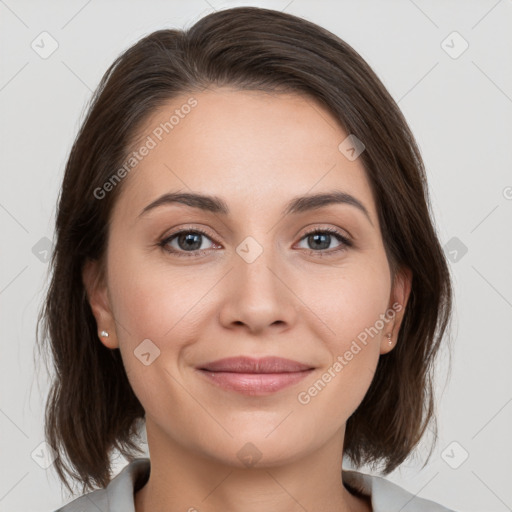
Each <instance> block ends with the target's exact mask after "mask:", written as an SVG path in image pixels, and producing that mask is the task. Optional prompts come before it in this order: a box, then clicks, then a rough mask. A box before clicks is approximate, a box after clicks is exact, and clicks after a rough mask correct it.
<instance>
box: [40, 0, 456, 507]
mask: <svg viewBox="0 0 512 512" xmlns="http://www.w3.org/2000/svg"><path fill="white" fill-rule="evenodd" d="M56 237H57V238H56V248H55V251H54V255H53V260H52V265H53V267H52V268H53V277H52V282H51V286H50V289H49V292H48V296H47V300H46V303H45V307H44V310H43V311H42V321H43V327H44V329H45V332H46V334H47V336H46V339H47V342H48V344H49V347H50V349H51V352H52V356H53V359H54V365H55V370H56V376H55V380H54V382H53V387H52V389H51V393H50V397H49V400H48V403H47V410H46V436H47V441H48V443H49V444H50V445H51V446H52V447H53V448H54V449H55V450H56V455H57V458H56V460H55V468H56V470H57V472H58V474H59V476H60V477H61V479H62V480H63V482H64V483H65V484H66V485H67V486H68V488H69V489H71V486H70V484H69V480H70V479H73V480H75V481H78V482H81V483H82V484H83V493H86V492H87V491H90V492H87V493H86V494H85V495H84V496H82V497H80V498H78V499H76V500H75V501H73V502H71V503H70V504H68V505H66V506H64V507H63V508H61V509H60V510H62V511H65V512H69V511H73V510H86V511H89V510H91V511H92V510H98V509H99V510H102V511H114V510H123V511H134V512H148V511H150V510H151V511H153V510H189V511H192V510H199V511H214V510H244V511H263V510H265V511H267V510H273V511H281V510H283V511H284V510H299V509H300V510H310V511H313V510H322V511H347V512H348V511H351V512H355V511H358V512H362V511H375V512H379V511H386V512H390V511H395V510H396V511H398V510H401V511H403V512H406V511H424V510H428V511H446V510H448V509H446V508H444V507H442V506H441V505H437V504H435V503H433V502H431V501H427V500H424V499H420V498H417V497H415V496H413V495H411V494H409V493H408V492H406V491H405V490H403V489H401V488H399V487H398V486H396V485H394V484H392V483H391V482H389V481H387V480H385V479H383V478H381V477H376V476H370V475H365V474H363V473H360V472H358V471H348V470H344V469H342V459H343V456H346V458H347V459H349V460H350V461H351V462H352V463H353V464H354V465H355V466H356V467H357V466H361V465H362V464H370V465H373V466H374V467H375V468H377V467H378V468H380V471H381V472H382V473H383V474H387V473H389V472H390V471H392V470H393V469H395V468H397V467H398V466H399V465H400V463H401V462H403V461H404V460H405V459H406V457H407V456H408V455H409V454H410V453H411V451H412V450H413V448H414V447H415V446H416V445H417V443H418V442H419V440H420V439H421V437H422V435H423V433H424V432H425V430H426V428H427V426H429V425H431V424H433V423H435V421H434V420H435V419H434V416H433V411H434V402H433V394H432V369H433V364H434V360H435V356H436V354H437V352H438V349H439V347H440V343H441V340H442V338H443V334H444V332H445V330H446V328H447V325H448V323H449V319H450V311H451V284H450V276H449V271H448V268H447V264H446V261H445V259H444V256H443V252H442V249H441V247H440V244H439V241H438V238H437V235H436V232H435V229H434V227H433V224H432V220H431V217H430V210H429V199H428V189H427V184H426V178H425V171H424V167H423V163H422V160H421V156H420V154H419V150H418V148H417V146H416V143H415V141H414V138H413V136H412V134H411V132H410V130H409V128H408V126H407V123H406V121H405V119H404V118H403V116H402V114H401V112H400V111H399V109H398V107H397V105H396V103H395V102H394V101H393V99H392V98H391V96H390V95H389V94H388V92H387V91H386V90H385V88H384V86H383V85H382V83H381V82H380V81H379V79H378V78H377V77H376V75H375V74H374V73H373V71H372V70H371V69H370V68H369V66H368V65H367V64H366V62H365V61H364V60H363V59H362V58H361V57H360V56H359V55H358V54H357V53H356V52H355V51H354V50H353V49H352V48H351V47H350V46H349V45H347V44H346V43H345V42H343V41H342V40H340V39H339V38H337V37H336V36H334V35H333V34H331V33H330V32H328V31H326V30H324V29H322V28H320V27H318V26H316V25H314V24H312V23H310V22H307V21H305V20H303V19H300V18H298V17H295V16H292V15H288V14H284V13H282V12H279V11H273V10H268V9H260V8H254V7H240V8H234V9H227V10H224V11H220V12H216V13H214V14H210V15H208V16H206V17H204V18H203V19H201V20H200V21H198V22H197V23H196V24H195V25H194V26H192V27H191V28H190V29H189V30H187V31H185V32H183V31H178V30H161V31H157V32H155V33H153V34H151V35H149V36H147V37H145V38H144V39H142V40H141V41H139V42H138V43H137V44H135V45H134V46H133V47H132V48H130V49H128V50H127V51H126V52H125V53H124V54H123V55H121V56H120V57H119V58H118V59H117V60H116V62H114V64H113V65H112V66H111V67H110V69H109V70H108V71H107V73H106V74H105V76H104V77H103V79H102V81H101V84H100V86H99V88H98V90H97V92H96V95H95V97H94V101H93V103H92V105H91V107H90V109H89V112H88V115H87V118H86V120H85V122H84V124H83V126H82V128H81V130H80V133H79V135H78V137H77V139H76V141H75V144H74V146H73V148H72V151H71V154H70V157H69V160H68V163H67V167H66V172H65V177H64V182H63V185H62V193H61V196H60V202H59V208H58V215H57V221H56ZM141 421H142V422H143V423H144V424H145V428H146V432H147V443H148V448H149V453H150V459H148V458H143V457H138V458H137V454H138V455H140V453H141V451H140V450H139V451H137V449H138V442H137V441H138V437H137V435H138V427H139V426H140V422H141ZM114 450H119V452H120V453H122V454H123V455H124V456H125V457H127V459H128V460H129V461H130V463H129V464H128V465H127V466H126V467H125V468H124V469H123V470H122V472H121V473H120V474H119V475H117V476H116V477H115V478H114V479H111V473H110V470H111V460H110V456H111V455H112V452H113V451H114ZM340 476H341V478H340ZM105 487H106V490H105Z"/></svg>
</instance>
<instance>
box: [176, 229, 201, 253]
mask: <svg viewBox="0 0 512 512" xmlns="http://www.w3.org/2000/svg"><path fill="white" fill-rule="evenodd" d="M200 237H201V235H200V234H199V233H187V234H186V235H180V237H179V242H180V245H181V242H183V241H185V244H184V245H185V248H187V249H191V250H197V249H199V248H200V247H201V241H200Z"/></svg>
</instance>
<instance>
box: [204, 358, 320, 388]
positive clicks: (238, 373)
mask: <svg viewBox="0 0 512 512" xmlns="http://www.w3.org/2000/svg"><path fill="white" fill-rule="evenodd" d="M196 369H197V370H198V371H199V373H201V374H202V375H204V376H205V377H206V378H207V379H208V381H209V382H210V383H213V384H215V385H217V386H219V387H221V388H223V389H227V390H231V391H236V392H238V393H242V394H246V395H253V396H254V395H259V396H261V395H268V394H271V393H275V392H277V391H279V390H281V389H283V388H285V387H288V386H291V385H293V384H296V383H298V382H300V381H301V380H302V379H304V378H305V377H306V376H308V375H310V374H311V372H313V371H314V369H315V368H313V367H311V366H310V365H307V364H303V363H299V362H298V361H293V360H291V359H284V358H280V357H264V358H260V359H255V358H251V357H245V356H241V357H231V358H226V359H219V360H217V361H213V362H210V363H206V364H205V365H201V366H199V367H197V368H196Z"/></svg>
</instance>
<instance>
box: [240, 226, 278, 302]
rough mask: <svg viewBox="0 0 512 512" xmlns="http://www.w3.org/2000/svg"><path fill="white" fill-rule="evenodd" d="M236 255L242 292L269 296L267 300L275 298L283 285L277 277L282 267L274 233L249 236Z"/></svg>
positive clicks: (243, 241)
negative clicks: (276, 274)
mask: <svg viewBox="0 0 512 512" xmlns="http://www.w3.org/2000/svg"><path fill="white" fill-rule="evenodd" d="M236 253H237V258H236V260H235V261H236V263H235V273H236V276H237V280H238V281H239V284H240V288H241V291H243V292H244V294H245V295H247V294H248V295H252V294H253V293H257V294H263V295H269V296H268V297H267V300H270V299H271V298H273V297H275V294H276V293H279V290H278V288H280V287H281V286H282V284H281V283H279V280H278V279H277V278H276V276H275V273H276V272H277V268H278V267H280V265H279V263H278V259H279V255H278V254H277V250H276V247H275V244H274V242H273V238H272V233H267V234H265V235H263V234H259V235H256V236H251V235H249V236H247V237H246V238H244V239H243V240H242V242H240V243H239V244H238V246H237V247H236Z"/></svg>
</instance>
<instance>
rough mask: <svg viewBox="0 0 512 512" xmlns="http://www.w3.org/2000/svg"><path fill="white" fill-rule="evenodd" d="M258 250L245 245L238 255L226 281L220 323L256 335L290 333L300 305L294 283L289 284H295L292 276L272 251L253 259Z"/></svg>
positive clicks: (262, 253) (235, 256)
mask: <svg viewBox="0 0 512 512" xmlns="http://www.w3.org/2000/svg"><path fill="white" fill-rule="evenodd" d="M247 248H248V251H247V252H246V253H244V249H247ZM255 250H258V249H257V246H256V245H255V244H253V245H252V246H251V245H250V244H249V245H247V246H244V245H243V244H241V247H239V248H238V252H237V254H236V255H234V258H233V260H234V261H233V268H232V270H231V271H230V272H229V274H228V276H226V279H225V280H224V283H225V286H224V288H223V290H224V297H223V302H222V307H221V311H220V321H221V323H222V324H223V326H224V327H226V328H230V329H233V328H238V329H244V330H246V331H247V332H250V333H252V334H261V333H262V332H264V331H265V330H267V329H272V330H273V332H275V330H279V331H282V330H286V329H289V328H291V326H292V325H293V324H294V323H295V322H296V318H297V307H298V306H297V305H298V304H300V301H299V300H298V299H297V297H296V295H295V294H294V292H293V283H290V282H287V281H291V280H292V278H291V273H290V272H286V271H284V270H283V265H282V264H279V262H278V261H277V259H278V258H277V256H276V254H275V253H273V252H272V251H271V250H267V249H265V250H263V251H262V252H261V253H260V254H259V255H258V256H257V257H256V259H253V257H254V251H255ZM251 251H253V254H252V255H251V256H250V257H247V255H248V254H250V252H251ZM260 251H261V249H259V250H258V252H260Z"/></svg>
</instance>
